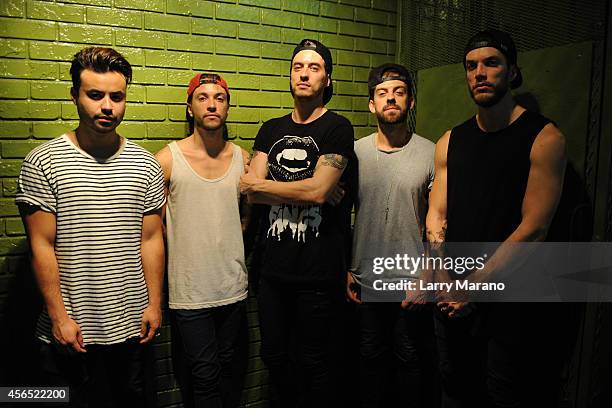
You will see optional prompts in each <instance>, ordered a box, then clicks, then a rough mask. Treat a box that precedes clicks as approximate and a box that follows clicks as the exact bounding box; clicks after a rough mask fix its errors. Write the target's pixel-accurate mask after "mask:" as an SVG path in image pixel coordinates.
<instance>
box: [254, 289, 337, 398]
mask: <svg viewBox="0 0 612 408" xmlns="http://www.w3.org/2000/svg"><path fill="white" fill-rule="evenodd" d="M342 296H343V294H342V291H341V288H340V287H337V288H335V287H334V288H319V289H313V288H301V287H298V286H293V285H286V284H281V283H277V282H270V281H268V280H266V279H262V280H261V282H260V284H259V293H258V295H257V299H258V304H259V322H260V330H261V357H262V359H263V361H264V363H265V364H266V366H267V367H268V370H269V373H270V383H271V386H272V396H271V397H272V398H271V400H272V404H273V405H272V406H273V407H282V408H291V407H300V408H302V407H304V408H306V407H307V408H310V407H317V408H319V407H337V406H338V405H337V404H336V401H335V400H334V398H335V396H337V395H338V394H339V393H338V390H337V389H336V388H335V384H337V379H338V373H337V369H338V360H339V353H338V350H339V344H338V342H339V339H340V333H338V331H341V330H340V329H339V327H340V326H339V315H340V310H341V307H340V306H341V305H342V304H341V302H342V301H343V297H342Z"/></svg>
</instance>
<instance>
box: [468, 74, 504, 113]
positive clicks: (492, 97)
mask: <svg viewBox="0 0 612 408" xmlns="http://www.w3.org/2000/svg"><path fill="white" fill-rule="evenodd" d="M491 86H492V88H493V93H478V94H476V93H475V92H476V91H475V90H474V89H472V88H471V87H470V86H469V85H468V89H469V91H470V96H471V97H472V100H473V101H474V102H475V103H476V105H478V106H480V107H482V108H490V107H491V106H494V105H496V104H497V103H498V102H499V101H500V100H501V99H502V98H503V97H504V96H505V95H506V93H508V92H509V90H510V87H509V85H508V82H505V81H504V82H503V83H500V84H499V85H491Z"/></svg>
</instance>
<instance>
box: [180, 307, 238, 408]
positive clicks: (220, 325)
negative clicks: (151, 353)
mask: <svg viewBox="0 0 612 408" xmlns="http://www.w3.org/2000/svg"><path fill="white" fill-rule="evenodd" d="M174 314H175V317H176V322H177V325H178V328H179V331H180V336H181V340H182V344H183V351H184V353H185V357H186V360H187V364H188V366H189V371H190V373H191V378H190V380H191V381H190V385H191V389H192V393H191V394H192V395H187V401H185V402H186V405H188V406H190V405H193V406H195V407H205V408H232V407H237V406H238V404H239V403H240V398H241V392H242V390H241V385H242V376H241V373H240V372H236V370H235V369H234V368H235V367H236V365H235V364H234V357H235V355H236V349H237V347H238V344H239V341H240V339H239V337H240V336H239V334H240V333H242V332H243V331H242V328H243V325H244V324H245V323H246V320H245V301H240V302H237V303H233V304H231V305H225V306H217V307H211V308H204V309H196V310H185V309H180V310H175V311H174ZM191 399H193V400H191Z"/></svg>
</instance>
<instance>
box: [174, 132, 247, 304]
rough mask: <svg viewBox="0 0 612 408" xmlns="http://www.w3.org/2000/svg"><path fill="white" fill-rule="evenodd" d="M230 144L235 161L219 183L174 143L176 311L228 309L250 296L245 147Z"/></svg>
mask: <svg viewBox="0 0 612 408" xmlns="http://www.w3.org/2000/svg"><path fill="white" fill-rule="evenodd" d="M228 143H230V142H228ZM230 145H231V146H232V147H233V149H234V153H233V157H232V162H231V164H230V166H229V169H228V170H227V171H226V172H225V174H224V175H223V176H221V177H219V178H216V179H206V178H204V177H202V176H200V175H199V174H197V173H196V172H195V170H193V168H192V167H191V166H190V165H189V163H188V162H187V160H186V158H185V156H184V155H183V153H182V152H181V150H180V148H179V147H178V145H177V144H176V142H172V143H170V144H169V145H168V147H169V148H170V152H171V153H172V175H171V176H170V184H169V193H168V204H167V209H166V228H167V241H168V287H169V306H170V308H171V309H200V308H206V307H214V306H222V305H228V304H231V303H235V302H238V301H240V300H242V299H245V298H246V296H247V285H248V280H247V271H246V265H245V262H244V245H243V241H242V228H241V224H240V213H239V200H240V188H239V184H238V183H239V181H240V176H241V175H242V174H243V173H244V161H243V158H242V152H241V149H240V147H238V146H236V145H235V144H233V143H230Z"/></svg>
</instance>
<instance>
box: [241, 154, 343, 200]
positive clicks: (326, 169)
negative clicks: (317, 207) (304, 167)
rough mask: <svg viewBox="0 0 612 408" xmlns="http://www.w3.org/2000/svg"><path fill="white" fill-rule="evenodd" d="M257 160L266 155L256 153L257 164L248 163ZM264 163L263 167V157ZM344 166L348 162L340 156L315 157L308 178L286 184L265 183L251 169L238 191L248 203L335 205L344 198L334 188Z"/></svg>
mask: <svg viewBox="0 0 612 408" xmlns="http://www.w3.org/2000/svg"><path fill="white" fill-rule="evenodd" d="M261 156H266V155H265V153H261V152H259V153H258V155H257V160H256V158H253V160H252V163H255V162H256V161H259V160H260V159H259V157H261ZM265 160H266V163H267V156H266V157H265ZM347 164H348V159H347V158H346V157H344V156H342V155H339V154H324V155H322V156H320V157H319V160H318V161H317V166H316V168H315V171H314V174H313V176H312V177H311V178H308V179H304V180H300V181H290V182H278V181H273V180H265V179H264V178H262V177H261V174H263V172H262V171H257V169H255V168H253V167H254V166H253V165H251V171H249V173H247V174H246V175H244V176H243V177H242V179H241V181H240V190H241V192H242V193H243V194H247V195H248V197H249V201H250V202H252V203H261V204H280V203H289V204H305V203H307V204H323V203H325V202H326V201H331V202H332V203H337V202H339V201H340V200H341V199H342V196H343V194H344V192H343V191H342V190H341V189H338V188H337V184H338V181H339V180H340V176H342V173H343V172H344V169H345V168H346V165H347ZM266 173H267V169H266ZM264 177H265V176H264Z"/></svg>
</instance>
